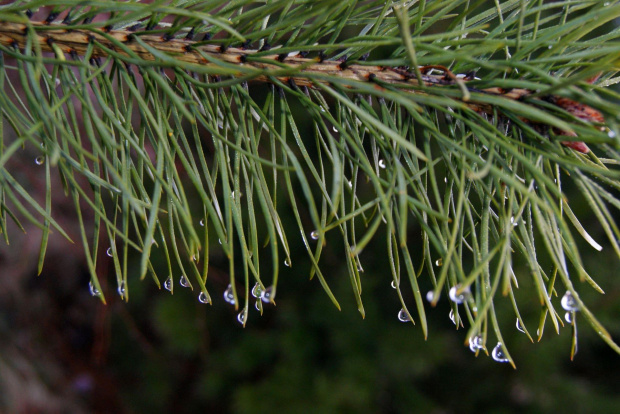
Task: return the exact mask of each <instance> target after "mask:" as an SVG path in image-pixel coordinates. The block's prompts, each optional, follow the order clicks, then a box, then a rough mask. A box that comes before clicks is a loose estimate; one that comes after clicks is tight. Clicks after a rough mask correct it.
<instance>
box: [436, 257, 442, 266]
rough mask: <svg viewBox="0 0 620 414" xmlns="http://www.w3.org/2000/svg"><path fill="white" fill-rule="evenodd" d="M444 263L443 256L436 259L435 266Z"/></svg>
mask: <svg viewBox="0 0 620 414" xmlns="http://www.w3.org/2000/svg"><path fill="white" fill-rule="evenodd" d="M442 265H443V259H442V258H441V257H440V258H439V259H437V260H435V266H437V267H441V266H442Z"/></svg>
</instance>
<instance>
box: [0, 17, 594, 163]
mask: <svg viewBox="0 0 620 414" xmlns="http://www.w3.org/2000/svg"><path fill="white" fill-rule="evenodd" d="M29 27H31V28H34V29H35V31H36V36H37V38H36V40H37V42H38V44H39V47H40V48H41V50H43V51H46V52H53V53H58V52H62V53H64V54H67V55H79V56H84V55H85V54H86V53H87V49H88V48H89V46H90V45H91V44H92V45H93V46H92V47H93V49H92V55H91V56H92V57H107V56H108V55H109V53H110V52H109V51H113V52H114V53H117V54H119V55H123V56H131V55H132V54H133V55H135V56H136V57H138V58H140V59H141V60H145V61H155V60H157V59H158V58H157V57H156V56H154V54H157V53H159V52H162V53H164V54H166V55H168V56H171V57H174V58H175V59H177V60H179V61H181V62H187V63H191V64H195V65H201V66H202V67H203V68H204V67H206V68H209V69H211V71H210V74H213V75H218V74H220V75H229V76H230V75H232V76H237V77H242V76H248V75H251V77H252V80H254V81H262V82H269V81H270V80H271V78H274V77H275V78H277V79H279V80H280V81H283V82H286V83H289V84H294V85H297V86H308V87H312V86H314V84H315V83H316V82H325V83H327V81H323V80H320V79H317V76H321V77H324V78H330V77H331V78H333V77H338V78H341V79H348V80H352V81H361V82H374V83H376V84H377V86H376V87H377V88H381V86H380V85H381V84H384V85H394V86H395V87H401V88H407V89H408V90H409V91H411V92H412V93H424V91H423V90H421V88H420V83H423V84H424V85H423V86H424V87H429V86H448V85H455V84H457V85H459V86H460V87H461V90H463V91H464V93H463V96H462V98H461V100H462V101H463V102H465V103H466V104H467V105H468V106H469V107H471V108H472V109H474V110H476V111H478V112H486V113H492V112H493V108H492V107H491V105H488V104H484V103H476V102H472V101H470V100H469V95H468V93H467V87H466V86H465V83H466V82H467V81H468V80H471V79H472V78H471V77H470V76H467V75H454V74H453V73H452V72H450V71H449V70H448V69H447V68H445V67H442V66H425V67H421V68H420V70H421V77H420V78H418V77H417V76H416V74H414V73H412V72H410V71H407V70H405V69H400V68H391V67H382V66H371V65H360V64H347V63H346V62H342V61H334V60H322V59H321V58H306V57H303V56H302V55H301V54H297V55H293V56H291V55H275V54H274V55H261V56H259V57H257V56H255V55H256V54H257V53H258V51H256V50H248V49H244V48H237V47H228V48H224V47H222V46H219V45H208V44H206V45H205V44H200V42H196V41H193V40H186V39H175V38H172V39H168V38H166V37H165V36H158V35H148V34H140V33H135V32H132V31H128V30H109V31H107V32H106V31H105V30H100V31H91V30H85V29H67V28H65V27H64V26H60V25H49V24H46V23H44V22H30V23H28V24H21V23H12V22H1V21H0V44H3V45H5V46H12V47H15V48H19V49H23V48H25V47H26V45H27V38H28V32H29V30H30V29H29ZM135 37H139V39H140V41H138V40H136V38H135ZM141 43H142V44H145V45H147V46H148V48H147V47H145V46H143V45H142V44H141ZM121 44H122V46H123V47H119V46H120V45H121ZM123 48H125V49H126V50H123ZM149 48H151V50H149ZM271 62H273V63H271ZM222 63H224V64H228V65H231V64H232V65H237V66H238V68H239V71H238V72H237V73H235V72H234V71H233V73H231V70H230V67H228V68H222ZM432 70H435V71H438V72H440V73H438V74H432V73H430V72H432ZM252 75H253V76H252ZM420 81H421V82H420ZM416 87H417V88H416ZM477 92H481V93H485V94H490V95H497V96H502V97H504V98H506V99H513V100H521V99H523V98H525V97H527V96H528V95H530V94H531V93H532V91H530V90H528V89H511V90H504V89H501V88H488V89H483V90H477ZM547 100H548V101H549V102H551V103H553V104H555V105H556V106H558V107H560V108H562V109H564V110H566V111H568V112H569V113H571V114H573V115H574V116H576V117H578V118H580V119H583V120H586V121H589V122H595V123H603V122H604V118H603V116H602V114H601V113H600V112H599V111H597V110H595V109H593V108H590V107H588V106H586V105H583V104H580V103H578V102H575V101H572V100H570V99H567V98H560V97H550V98H549V99H547ZM559 134H560V135H567V136H575V135H574V134H571V133H568V132H566V133H565V132H562V131H559ZM562 144H563V145H566V146H568V147H570V148H573V149H575V150H576V151H579V152H582V153H587V152H588V151H589V148H588V147H587V146H586V145H585V144H584V143H583V142H577V141H567V142H562Z"/></svg>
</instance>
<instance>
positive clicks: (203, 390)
mask: <svg viewBox="0 0 620 414" xmlns="http://www.w3.org/2000/svg"><path fill="white" fill-rule="evenodd" d="M575 208H576V211H578V212H579V213H580V214H581V217H584V216H585V217H587V214H586V213H587V210H584V209H583V208H577V207H575ZM580 210H581V211H580ZM286 224H287V223H285V225H286ZM288 224H293V223H288ZM584 225H586V226H587V225H588V220H587V219H586V220H585V222H584ZM588 228H589V229H592V235H593V236H594V238H595V239H597V240H599V241H600V240H603V237H602V234H600V233H599V232H597V231H596V226H595V222H592V223H591V227H588ZM36 236H37V234H36V232H35V231H33V232H32V233H31V234H29V237H19V236H17V237H13V239H12V241H13V244H12V245H11V246H10V248H9V247H6V246H3V247H2V250H0V266H1V267H2V269H3V275H2V277H3V281H4V286H5V289H4V290H3V292H2V293H1V294H0V306H1V308H0V311H1V312H0V334H1V335H2V341H1V344H0V350H1V353H0V390H2V392H0V408H1V409H0V411H2V412H7V413H9V412H19V413H21V412H101V413H108V412H116V413H143V412H172V411H174V412H177V413H193V412H198V411H199V410H200V411H202V410H206V411H208V412H217V413H252V414H256V413H273V412H278V413H305V412H307V413H315V412H321V413H407V412H431V413H457V412H458V413H464V412H489V413H491V412H493V413H511V412H533V413H534V412H574V413H589V412H598V413H615V412H618V408H619V407H620V393H618V392H617V384H618V383H620V356H618V355H617V354H615V353H614V352H613V351H612V350H611V349H610V348H608V347H607V346H606V345H605V344H604V343H603V341H602V340H600V339H599V338H598V337H597V335H596V333H595V332H593V331H592V330H591V329H590V328H589V326H587V325H586V324H585V321H584V320H583V319H582V318H581V317H579V316H578V326H579V328H580V332H579V353H578V354H577V356H576V359H575V361H573V362H571V361H570V359H569V353H570V327H565V328H563V329H562V330H561V332H560V335H556V334H555V332H553V328H552V325H551V324H550V323H547V325H546V331H545V335H544V338H543V340H542V341H541V342H540V343H536V344H532V343H531V342H530V341H529V340H528V339H527V337H526V336H525V335H524V334H522V333H520V332H519V331H517V329H516V328H515V323H514V322H515V317H514V314H513V311H512V308H511V305H510V303H509V300H508V299H506V298H501V297H500V298H498V301H497V303H496V307H497V310H498V313H499V316H500V326H501V327H502V331H503V335H504V338H505V342H506V345H507V346H508V349H509V351H510V352H511V354H512V356H513V358H514V359H515V361H516V364H517V370H513V369H512V368H511V367H510V366H509V365H508V364H500V363H497V362H495V361H493V359H492V358H491V357H489V356H486V355H484V354H481V355H479V356H478V357H477V358H476V357H475V355H474V354H473V353H471V352H470V351H469V349H468V347H467V346H465V345H464V342H465V340H466V338H465V334H466V330H465V329H458V330H457V329H456V327H455V326H454V325H453V323H452V322H451V321H450V319H449V317H448V313H449V309H450V308H449V306H448V303H447V302H448V301H447V298H446V297H445V296H444V297H442V299H441V300H440V302H439V303H438V306H437V307H436V308H434V309H433V308H430V307H427V315H428V319H429V326H430V328H429V330H430V333H429V338H428V340H427V341H425V340H424V338H423V335H422V333H421V330H420V328H419V327H418V326H413V325H412V324H410V323H401V322H400V321H399V320H398V318H397V313H398V311H399V309H400V306H399V303H398V300H397V296H396V294H395V291H394V290H393V289H392V288H391V286H390V282H391V276H390V274H389V271H388V270H387V267H386V266H387V263H386V261H385V258H386V255H385V253H384V251H383V249H384V248H385V247H384V246H385V244H384V241H383V240H381V238H379V239H377V240H376V241H374V242H373V244H372V245H371V246H370V247H369V248H368V249H367V250H366V251H365V253H364V254H363V255H362V264H363V265H364V270H365V271H364V273H363V276H362V281H363V286H364V292H363V295H362V298H363V300H364V306H365V309H366V318H365V319H362V317H361V316H360V314H359V312H358V311H357V308H356V305H355V301H354V298H353V295H352V292H351V286H350V284H349V280H348V275H347V273H346V269H344V268H343V267H342V266H343V261H342V260H341V258H340V255H341V251H342V250H341V249H339V248H330V247H333V246H332V245H335V244H337V243H331V244H330V242H329V240H328V244H327V247H328V249H327V252H326V254H325V256H324V257H323V258H322V261H321V262H322V264H323V266H324V269H325V270H326V272H325V273H326V275H327V276H328V279H329V282H330V284H331V286H332V288H333V290H334V292H335V294H336V296H337V298H338V299H339V301H340V303H341V305H342V311H338V310H337V309H336V308H335V307H334V306H333V305H332V304H331V302H330V301H329V299H328V298H327V296H326V295H325V293H324V292H323V290H322V288H321V286H320V285H319V283H318V282H317V280H312V281H309V280H308V277H307V275H308V273H309V272H308V270H309V268H310V267H309V262H308V261H307V259H306V258H305V254H304V253H303V252H302V251H299V252H298V253H296V254H295V255H294V256H293V257H294V262H293V267H292V268H288V267H282V274H281V278H280V283H279V285H278V286H279V287H278V295H277V298H276V303H277V306H275V307H274V306H272V305H266V306H265V311H264V315H263V316H262V317H261V316H260V315H259V313H258V312H257V311H255V310H254V308H253V303H250V308H251V312H250V316H249V320H248V324H247V327H246V328H245V329H244V328H242V326H241V325H240V324H239V323H238V322H237V318H236V315H237V313H236V311H235V310H234V308H233V307H232V306H231V305H229V304H227V303H226V302H225V301H224V300H223V297H222V294H223V291H224V290H225V288H226V285H227V284H228V276H227V273H226V270H227V264H226V261H225V260H224V259H223V258H222V257H221V256H220V253H218V251H217V249H214V250H213V252H212V255H211V261H212V267H211V271H210V276H209V277H210V279H209V280H210V282H209V287H210V291H211V293H212V295H213V297H214V304H213V305H212V306H208V305H203V304H201V303H199V302H198V300H197V299H196V296H197V292H191V291H190V290H189V289H185V288H182V287H180V286H179V285H178V280H176V281H175V283H176V286H175V291H174V295H170V293H169V292H167V291H164V290H162V291H159V290H157V289H156V288H155V286H154V285H153V283H152V282H151V281H149V280H148V279H147V280H146V281H145V282H140V281H139V280H135V278H134V279H132V278H131V277H130V280H129V291H130V301H129V303H123V302H120V301H119V299H118V296H117V295H116V292H115V286H114V285H111V284H110V283H111V281H112V280H113V277H112V275H111V273H110V274H109V275H108V276H107V277H105V274H106V272H107V271H108V270H110V271H111V268H110V269H107V270H106V266H110V263H109V260H106V257H101V265H102V269H101V272H102V273H101V276H102V280H104V284H106V286H104V291H105V292H106V294H107V295H106V296H107V298H108V301H109V302H108V305H107V306H104V305H102V304H101V303H100V302H99V301H98V300H97V299H95V298H93V297H91V296H90V294H89V291H88V287H87V284H88V280H89V278H88V275H87V272H86V270H85V265H84V263H83V259H82V256H81V252H80V251H79V249H75V250H72V247H71V246H70V245H68V243H67V242H65V241H62V240H57V242H54V243H51V251H50V256H48V259H47V266H46V268H45V271H44V273H43V274H42V275H41V276H39V277H37V276H36V275H35V266H36V261H35V260H33V259H32V258H29V254H30V255H32V254H35V253H36V248H37V247H38V244H37V243H38V240H37V237H36ZM419 239H420V233H419V229H418V228H416V226H415V225H414V226H413V227H412V229H411V232H410V235H409V240H411V250H412V251H414V252H415V251H416V250H420V249H421V248H418V247H416V243H419ZM294 247H297V248H298V249H299V248H300V246H299V245H296V246H295V245H294ZM29 249H30V250H29ZM584 249H585V250H584V252H586V251H587V248H585V246H584ZM590 250H591V249H590ZM104 254H105V253H104ZM35 257H36V256H35ZM154 257H155V258H157V257H158V256H157V255H155V256H154ZM107 259H109V258H107ZM584 261H585V263H586V268H588V269H594V270H595V271H594V272H593V276H594V277H595V278H596V280H597V282H598V283H599V284H600V285H601V286H602V287H603V289H604V290H605V291H606V295H604V296H601V295H598V294H597V293H595V292H594V291H593V290H592V289H591V288H590V287H589V286H587V285H583V284H580V285H578V289H579V290H580V292H581V295H582V298H583V299H584V301H585V302H586V303H587V304H589V305H590V306H591V309H592V311H593V312H594V313H595V314H596V315H597V316H598V317H599V318H600V319H601V320H602V321H603V323H604V324H605V325H606V326H607V328H608V329H609V330H610V332H611V333H612V335H613V336H614V338H615V339H616V340H618V339H620V317H619V316H618V315H619V314H620V298H619V296H620V279H619V278H618V271H617V269H618V267H617V261H616V259H615V258H614V256H613V255H611V254H607V253H606V252H605V250H603V252H601V253H597V252H595V251H593V250H592V254H584ZM20 264H21V265H20ZM134 265H136V266H137V263H134ZM20 266H21V267H20ZM515 271H516V273H517V276H518V278H519V282H520V285H521V287H520V289H519V291H518V296H517V299H518V301H519V304H520V311H521V314H522V316H523V318H524V320H525V323H526V327H527V328H528V329H529V330H530V332H531V333H532V334H534V332H535V331H536V327H537V324H538V318H539V311H540V306H539V305H538V303H537V302H536V299H535V297H536V296H535V294H534V290H533V287H532V286H531V282H530V277H529V275H528V274H527V273H526V272H525V271H524V270H523V269H519V268H518V267H516V268H515ZM162 274H164V272H163V271H162ZM20 275H21V276H20ZM420 282H421V283H422V289H423V291H424V292H426V290H428V288H429V286H427V285H426V284H427V283H428V281H427V280H426V278H425V275H424V274H423V275H422V276H421V278H420ZM403 286H404V287H403V292H405V300H406V301H407V303H409V304H412V303H413V299H412V296H411V293H410V292H409V291H408V290H407V289H408V288H407V287H405V285H403ZM238 288H241V285H238ZM560 295H561V293H560ZM559 299H560V298H559V297H557V298H555V299H554V302H555V303H556V304H558V307H559ZM494 345H495V342H494V340H493V338H489V343H488V344H487V346H488V349H489V350H490V349H492V348H493V346H494Z"/></svg>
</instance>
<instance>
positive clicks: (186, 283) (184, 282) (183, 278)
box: [179, 275, 189, 287]
mask: <svg viewBox="0 0 620 414" xmlns="http://www.w3.org/2000/svg"><path fill="white" fill-rule="evenodd" d="M179 284H180V285H181V286H183V287H189V280H187V276H185V275H182V276H181V280H179Z"/></svg>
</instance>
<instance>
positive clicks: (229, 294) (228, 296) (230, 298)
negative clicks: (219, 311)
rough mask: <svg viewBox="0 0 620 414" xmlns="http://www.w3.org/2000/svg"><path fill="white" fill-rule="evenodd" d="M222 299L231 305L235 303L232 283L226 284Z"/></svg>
mask: <svg viewBox="0 0 620 414" xmlns="http://www.w3.org/2000/svg"><path fill="white" fill-rule="evenodd" d="M224 300H225V301H226V302H227V303H230V304H231V305H234V304H235V295H234V294H233V290H232V285H228V286H227V287H226V290H225V291H224Z"/></svg>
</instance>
